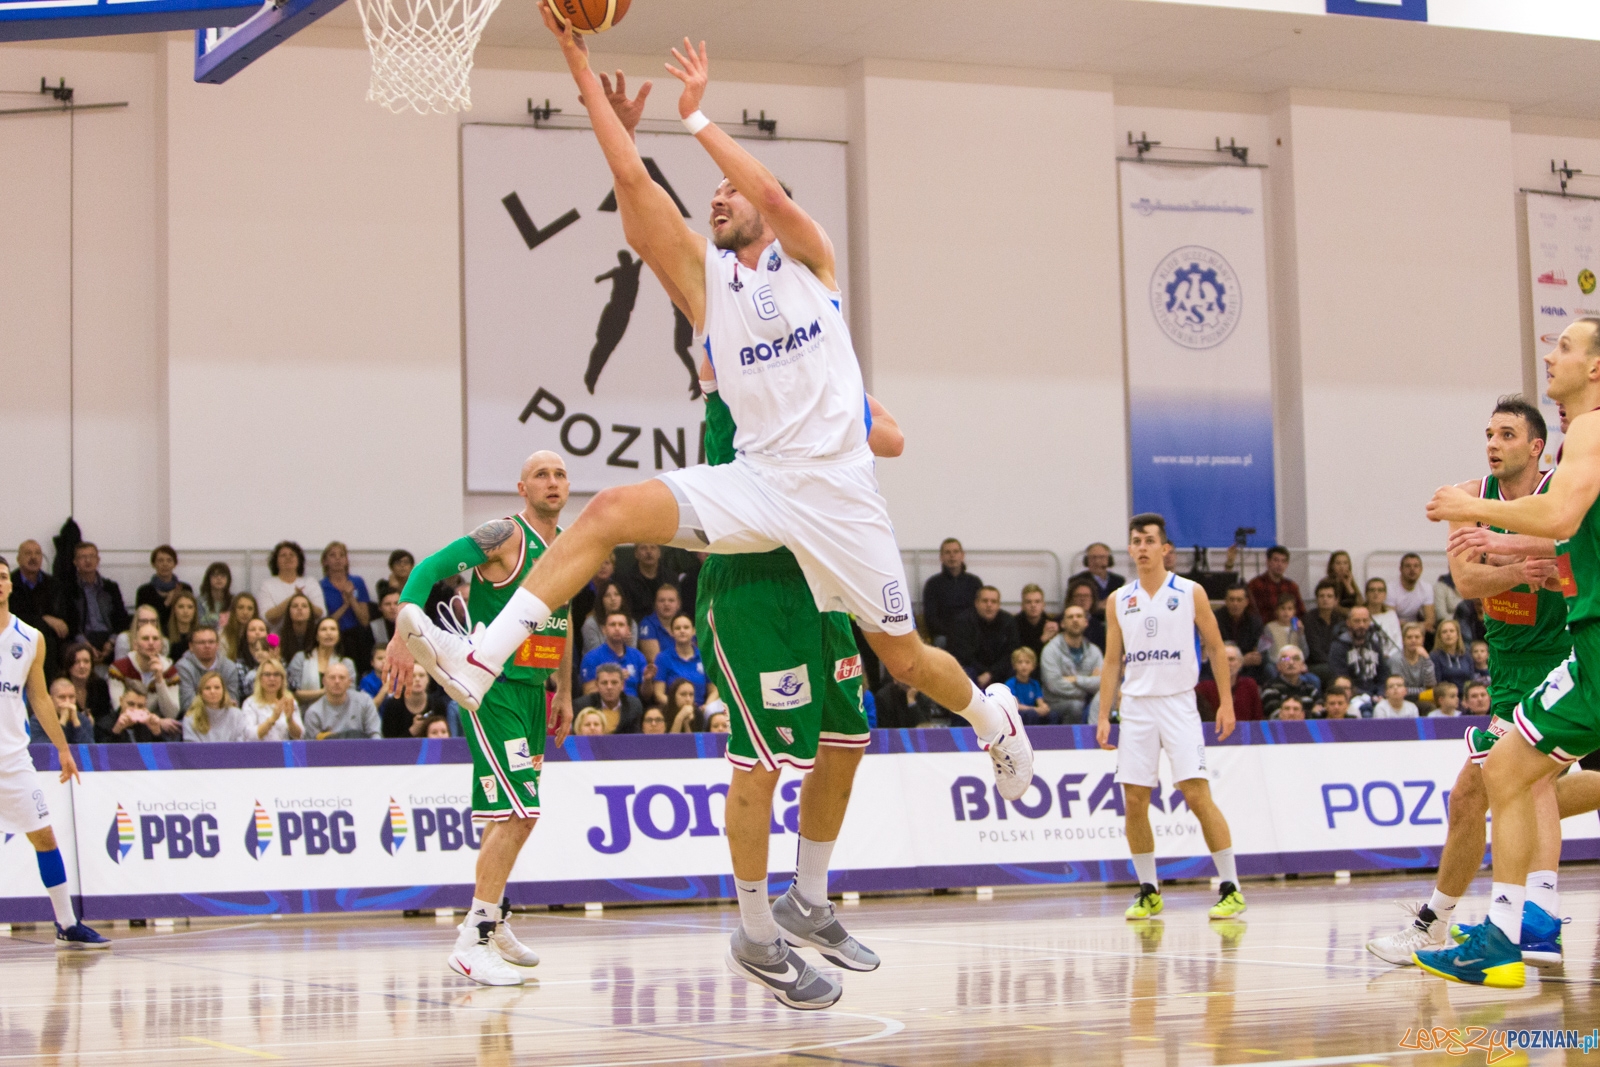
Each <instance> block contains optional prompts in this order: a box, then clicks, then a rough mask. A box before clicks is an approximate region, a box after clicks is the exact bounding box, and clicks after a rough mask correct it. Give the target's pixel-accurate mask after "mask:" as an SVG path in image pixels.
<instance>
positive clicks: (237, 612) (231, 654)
mask: <svg viewBox="0 0 1600 1067" xmlns="http://www.w3.org/2000/svg"><path fill="white" fill-rule="evenodd" d="M201 610H202V611H204V605H202V606H201ZM223 614H224V615H226V616H227V617H228V621H227V622H226V623H224V624H223V626H222V629H221V630H219V631H218V632H217V637H218V638H220V639H221V641H222V654H223V655H224V656H227V657H228V658H229V659H231V660H237V659H238V658H239V657H240V656H241V655H243V650H244V649H245V648H248V647H249V642H248V641H241V640H240V638H241V637H243V636H244V631H245V627H247V626H249V625H250V620H251V619H254V618H255V617H256V616H258V615H260V614H261V612H260V611H259V610H258V609H257V608H256V598H255V597H254V596H253V595H252V594H250V593H240V594H239V595H238V596H236V597H234V598H233V601H232V604H231V606H230V607H229V609H228V610H227V611H225V612H223ZM261 625H262V626H266V621H265V620H262V623H261Z"/></svg>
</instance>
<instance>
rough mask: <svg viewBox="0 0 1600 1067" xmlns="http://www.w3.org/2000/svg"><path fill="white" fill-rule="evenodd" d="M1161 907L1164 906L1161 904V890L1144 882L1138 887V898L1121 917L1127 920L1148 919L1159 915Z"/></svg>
mask: <svg viewBox="0 0 1600 1067" xmlns="http://www.w3.org/2000/svg"><path fill="white" fill-rule="evenodd" d="M1163 907H1165V905H1163V904H1162V903H1161V890H1159V889H1157V888H1156V887H1155V886H1153V885H1151V884H1150V883H1149V882H1145V883H1144V884H1143V885H1141V886H1140V887H1139V896H1138V898H1137V899H1135V900H1134V902H1133V903H1132V904H1131V905H1130V906H1129V907H1128V910H1127V911H1125V912H1123V913H1122V915H1123V918H1127V919H1148V918H1150V917H1151V916H1153V915H1160V914H1161V909H1162V908H1163Z"/></svg>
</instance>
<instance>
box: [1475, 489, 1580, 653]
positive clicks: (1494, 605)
mask: <svg viewBox="0 0 1600 1067" xmlns="http://www.w3.org/2000/svg"><path fill="white" fill-rule="evenodd" d="M1549 487H1550V474H1549V473H1546V474H1545V476H1544V477H1543V478H1542V479H1540V481H1539V487H1538V488H1537V489H1535V490H1534V492H1535V493H1543V492H1545V491H1547V490H1548V489H1549ZM1478 495H1479V496H1481V497H1482V498H1483V499H1485V500H1501V499H1503V497H1501V495H1500V479H1499V478H1496V477H1495V476H1494V475H1492V474H1491V475H1488V476H1487V477H1485V478H1484V479H1483V483H1482V486H1481V488H1480V489H1479V491H1478ZM1490 529H1492V530H1494V531H1495V532H1496V533H1506V532H1507V531H1505V530H1502V529H1500V528H1499V527H1497V526H1493V527H1490ZM1558 551H1559V547H1558ZM1483 616H1484V622H1483V629H1484V634H1483V636H1484V640H1486V641H1488V642H1489V648H1490V649H1491V650H1492V651H1494V652H1497V653H1503V654H1510V655H1522V654H1528V653H1532V654H1540V655H1543V654H1551V653H1553V654H1557V655H1564V654H1565V653H1566V650H1567V649H1569V648H1571V647H1572V638H1571V637H1570V636H1569V635H1568V634H1567V602H1566V598H1565V597H1564V596H1563V595H1562V594H1561V593H1558V592H1555V591H1554V590H1550V589H1543V588H1540V589H1537V590H1536V589H1533V588H1531V587H1530V586H1526V585H1519V586H1517V587H1516V588H1515V589H1510V590H1507V591H1506V592H1504V593H1496V594H1495V595H1494V596H1488V597H1484V598H1483Z"/></svg>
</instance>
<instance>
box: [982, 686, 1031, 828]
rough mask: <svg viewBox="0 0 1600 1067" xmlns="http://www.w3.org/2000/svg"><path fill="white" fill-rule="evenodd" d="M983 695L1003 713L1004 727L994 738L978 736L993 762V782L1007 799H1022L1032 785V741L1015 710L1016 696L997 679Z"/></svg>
mask: <svg viewBox="0 0 1600 1067" xmlns="http://www.w3.org/2000/svg"><path fill="white" fill-rule="evenodd" d="M983 693H984V695H985V696H987V697H988V698H989V699H990V700H992V701H994V702H995V703H996V704H997V705H999V707H1000V710H1001V711H1003V712H1005V716H1006V723H1007V727H1008V728H1007V729H1005V730H1001V731H1000V732H999V733H997V734H995V735H994V736H993V737H988V738H980V743H981V744H982V746H983V749H984V751H986V752H988V753H989V759H990V760H992V761H993V762H994V784H995V787H996V788H997V789H999V790H1000V795H1001V796H1003V797H1005V798H1006V799H1007V800H1018V799H1021V797H1022V795H1023V794H1025V793H1026V792H1027V791H1028V787H1029V786H1031V785H1032V784H1033V742H1032V741H1030V740H1028V731H1027V730H1026V729H1025V728H1024V727H1023V725H1022V716H1021V715H1019V714H1018V713H1017V698H1016V697H1015V696H1013V695H1012V693H1011V690H1010V689H1009V688H1007V687H1006V685H1005V684H1004V683H1003V682H996V683H995V684H994V685H991V686H990V687H989V688H987V689H985V690H984V691H983Z"/></svg>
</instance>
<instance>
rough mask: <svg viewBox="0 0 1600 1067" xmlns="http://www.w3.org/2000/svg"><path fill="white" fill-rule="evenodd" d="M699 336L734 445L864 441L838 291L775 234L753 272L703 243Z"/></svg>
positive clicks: (859, 387) (819, 449)
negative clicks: (729, 419)
mask: <svg viewBox="0 0 1600 1067" xmlns="http://www.w3.org/2000/svg"><path fill="white" fill-rule="evenodd" d="M700 340H701V343H702V344H704V345H705V348H706V352H707V353H708V354H709V355H710V357H711V366H712V368H713V370H714V371H715V372H716V375H717V391H718V392H719V393H721V394H722V399H723V401H724V402H726V403H727V405H728V410H729V411H731V412H732V413H733V422H734V426H735V427H736V430H735V432H734V438H733V447H734V448H735V449H736V450H737V451H739V452H741V453H743V452H751V453H755V454H757V455H761V456H765V457H768V458H771V459H779V460H782V459H821V458H824V457H830V456H841V457H842V456H847V455H850V454H852V453H855V452H861V451H863V450H864V449H865V448H866V444H867V393H866V387H865V385H864V384H863V382H862V379H861V365H860V364H859V363H858V362H857V361H856V350H855V346H854V345H853V344H851V342H850V330H849V327H847V326H846V325H845V322H844V316H843V315H842V314H841V313H840V311H839V294H838V292H837V291H834V290H831V289H828V288H827V287H826V286H824V285H823V284H822V283H821V282H820V281H818V280H817V276H816V275H815V274H812V273H811V271H810V269H809V268H807V267H806V266H804V265H803V264H801V263H800V262H798V261H797V260H795V259H793V258H792V257H790V256H789V255H787V254H786V253H785V252H784V250H783V247H782V246H781V245H780V244H778V242H776V241H774V242H772V244H770V245H768V246H767V247H766V248H764V249H762V250H761V258H760V260H759V261H758V262H757V266H756V269H755V270H751V269H749V268H748V267H746V266H744V265H743V264H741V263H740V262H739V259H738V257H737V256H735V255H734V253H733V252H731V251H724V250H723V249H719V248H718V247H717V246H716V245H714V244H712V243H711V242H709V241H707V242H706V322H705V332H704V333H703V334H702V335H701V338H700Z"/></svg>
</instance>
